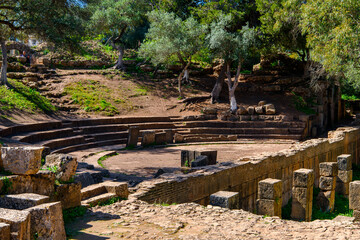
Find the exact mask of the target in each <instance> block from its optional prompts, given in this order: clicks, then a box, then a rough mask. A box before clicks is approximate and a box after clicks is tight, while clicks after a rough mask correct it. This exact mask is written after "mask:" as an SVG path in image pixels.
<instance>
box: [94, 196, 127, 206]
mask: <svg viewBox="0 0 360 240" xmlns="http://www.w3.org/2000/svg"><path fill="white" fill-rule="evenodd" d="M122 200H126V199H125V198H121V197H112V198H110V199H108V200H106V201H104V202H100V203H99V204H98V206H107V205H111V204H114V203H116V202H119V201H122Z"/></svg>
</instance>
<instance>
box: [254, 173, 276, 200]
mask: <svg viewBox="0 0 360 240" xmlns="http://www.w3.org/2000/svg"><path fill="white" fill-rule="evenodd" d="M258 197H259V198H260V199H270V200H276V199H280V198H282V181H281V180H278V179H272V178H267V179H265V180H262V181H260V182H259V186H258Z"/></svg>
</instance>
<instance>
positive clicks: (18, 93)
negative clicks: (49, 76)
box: [0, 79, 56, 113]
mask: <svg viewBox="0 0 360 240" xmlns="http://www.w3.org/2000/svg"><path fill="white" fill-rule="evenodd" d="M9 83H10V84H11V85H12V86H13V88H12V89H7V88H6V86H0V109H1V110H4V111H11V110H21V111H25V112H29V113H35V112H45V113H50V112H55V111H56V108H55V106H53V105H52V104H51V103H50V101H49V100H48V99H46V98H45V97H43V96H41V95H40V93H39V92H38V91H36V90H34V89H32V88H29V87H27V86H25V85H24V84H23V83H21V82H19V81H17V80H13V79H9Z"/></svg>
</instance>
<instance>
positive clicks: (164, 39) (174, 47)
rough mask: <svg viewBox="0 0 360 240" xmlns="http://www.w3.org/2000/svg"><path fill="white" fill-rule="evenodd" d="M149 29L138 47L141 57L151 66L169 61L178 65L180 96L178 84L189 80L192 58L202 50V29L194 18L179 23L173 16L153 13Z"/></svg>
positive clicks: (177, 18) (162, 12)
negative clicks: (183, 80)
mask: <svg viewBox="0 0 360 240" xmlns="http://www.w3.org/2000/svg"><path fill="white" fill-rule="evenodd" d="M148 17H149V20H150V29H149V32H148V33H147V34H146V41H145V42H144V43H143V44H142V45H141V47H140V54H141V55H142V56H143V57H145V58H149V59H150V60H151V62H152V63H153V64H154V65H158V64H168V63H170V62H171V61H172V59H174V58H175V59H176V60H178V61H179V62H180V63H181V66H182V71H181V73H180V74H179V76H178V90H179V94H180V96H182V91H181V80H182V78H183V76H186V77H188V76H189V72H188V68H189V66H190V64H191V62H192V56H193V55H194V54H196V53H197V52H198V51H199V50H200V49H201V47H202V46H203V44H204V43H203V36H204V34H205V27H204V26H203V25H201V24H200V23H198V22H197V21H196V20H195V19H194V18H192V17H189V18H187V19H186V20H181V18H179V17H177V16H176V15H175V14H174V13H168V12H164V11H152V12H150V13H149V14H148Z"/></svg>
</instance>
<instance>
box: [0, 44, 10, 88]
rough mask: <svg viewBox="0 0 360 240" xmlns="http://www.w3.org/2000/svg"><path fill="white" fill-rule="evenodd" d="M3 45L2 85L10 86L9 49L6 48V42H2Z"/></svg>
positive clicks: (0, 83)
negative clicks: (8, 69)
mask: <svg viewBox="0 0 360 240" xmlns="http://www.w3.org/2000/svg"><path fill="white" fill-rule="evenodd" d="M0 45H1V51H2V65H1V77H0V85H6V86H9V83H8V80H7V76H6V74H7V67H8V62H7V48H6V42H5V40H3V39H1V40H0Z"/></svg>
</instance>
